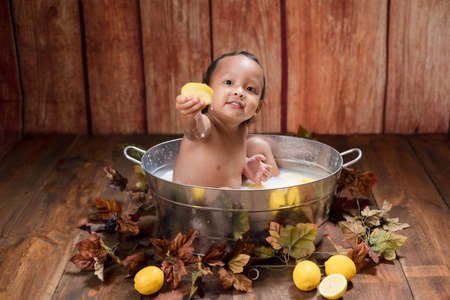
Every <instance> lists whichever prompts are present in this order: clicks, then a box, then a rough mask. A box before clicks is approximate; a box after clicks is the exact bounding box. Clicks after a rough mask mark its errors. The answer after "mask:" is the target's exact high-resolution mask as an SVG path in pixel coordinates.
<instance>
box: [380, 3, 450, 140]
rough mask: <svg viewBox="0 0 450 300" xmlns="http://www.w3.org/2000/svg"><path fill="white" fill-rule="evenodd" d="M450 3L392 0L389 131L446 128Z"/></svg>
mask: <svg viewBox="0 0 450 300" xmlns="http://www.w3.org/2000/svg"><path fill="white" fill-rule="evenodd" d="M449 15H450V2H449V1H445V0H432V1H428V0H413V1H391V9H390V26H389V66H388V84H387V99H386V128H385V131H386V132H387V133H413V132H420V133H427V132H443V133H445V132H447V131H448V129H449V124H450V119H449V118H450V97H449V95H450V82H449V81H448V78H449V77H450V38H449V36H450V18H449V17H448V16H449Z"/></svg>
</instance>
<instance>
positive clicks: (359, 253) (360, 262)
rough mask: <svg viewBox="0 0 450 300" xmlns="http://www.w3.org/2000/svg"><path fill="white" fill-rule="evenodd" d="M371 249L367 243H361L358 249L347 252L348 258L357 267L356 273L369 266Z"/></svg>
mask: <svg viewBox="0 0 450 300" xmlns="http://www.w3.org/2000/svg"><path fill="white" fill-rule="evenodd" d="M369 250H370V248H369V247H368V246H367V245H366V243H364V242H361V243H359V244H358V245H357V246H356V247H354V248H353V249H351V250H350V251H348V252H347V256H348V257H350V258H351V259H352V260H353V262H354V263H355V265H356V271H359V270H361V269H362V268H363V267H364V266H365V265H366V264H367V260H366V257H367V254H368V253H369Z"/></svg>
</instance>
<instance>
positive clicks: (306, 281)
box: [292, 260, 321, 291]
mask: <svg viewBox="0 0 450 300" xmlns="http://www.w3.org/2000/svg"><path fill="white" fill-rule="evenodd" d="M320 276H321V275H320V269H319V267H318V266H317V265H316V264H315V263H314V262H312V261H310V260H304V261H301V262H299V263H298V264H297V265H296V266H295V268H294V272H292V279H293V280H294V284H295V286H296V287H297V288H298V289H300V290H302V291H311V290H313V289H315V288H316V287H317V285H318V284H319V282H320Z"/></svg>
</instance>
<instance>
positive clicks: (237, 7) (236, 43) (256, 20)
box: [211, 0, 282, 132]
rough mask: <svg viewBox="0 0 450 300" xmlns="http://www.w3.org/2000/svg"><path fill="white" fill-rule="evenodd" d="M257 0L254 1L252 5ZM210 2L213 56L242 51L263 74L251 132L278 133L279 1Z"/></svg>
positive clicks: (279, 93)
mask: <svg viewBox="0 0 450 300" xmlns="http://www.w3.org/2000/svg"><path fill="white" fill-rule="evenodd" d="M256 3H257V4H256ZM256 3H255V2H253V1H245V0H233V1H211V4H212V8H211V9H212V25H213V26H212V28H213V35H212V38H213V46H214V49H213V56H214V58H217V57H219V56H221V55H222V54H225V53H229V52H234V51H239V50H245V51H248V52H250V53H252V54H254V55H255V56H256V57H257V58H258V60H259V61H260V62H261V64H262V66H263V69H264V73H265V76H266V91H265V97H264V106H263V108H262V110H261V112H260V113H259V114H258V115H257V118H256V120H255V123H253V124H252V125H251V126H250V131H251V132H280V129H281V127H280V124H281V120H280V118H281V81H282V78H281V63H282V61H281V17H280V2H279V1H270V0H259V1H257V2H256Z"/></svg>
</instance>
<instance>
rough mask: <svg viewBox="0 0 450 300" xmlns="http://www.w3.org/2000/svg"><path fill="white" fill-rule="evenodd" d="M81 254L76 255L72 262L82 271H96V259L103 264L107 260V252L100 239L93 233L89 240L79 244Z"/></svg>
mask: <svg viewBox="0 0 450 300" xmlns="http://www.w3.org/2000/svg"><path fill="white" fill-rule="evenodd" d="M77 249H78V251H79V252H80V253H79V254H76V255H74V256H73V257H72V258H71V259H70V261H71V262H72V263H73V264H75V266H77V268H79V269H81V270H94V269H95V258H97V259H98V260H99V261H101V262H103V261H104V260H105V258H106V251H105V250H104V249H103V247H102V246H101V243H100V237H99V236H98V235H97V234H95V233H92V234H91V235H90V236H89V238H87V239H85V240H82V241H80V242H78V244H77Z"/></svg>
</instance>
